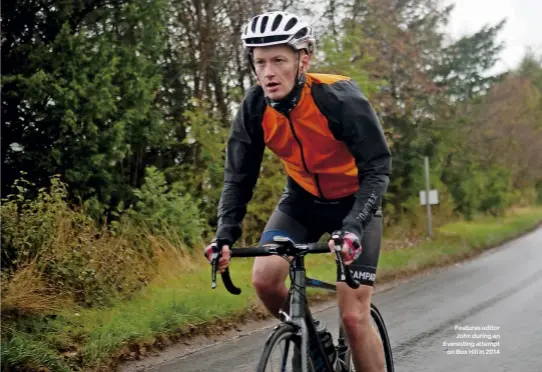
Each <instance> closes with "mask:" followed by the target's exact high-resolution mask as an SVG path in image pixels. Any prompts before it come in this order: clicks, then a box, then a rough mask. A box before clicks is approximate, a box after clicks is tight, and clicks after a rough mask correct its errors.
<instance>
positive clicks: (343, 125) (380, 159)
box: [327, 80, 391, 239]
mask: <svg viewBox="0 0 542 372" xmlns="http://www.w3.org/2000/svg"><path fill="white" fill-rule="evenodd" d="M336 84H337V88H338V89H336V90H334V94H333V96H334V97H333V98H332V99H330V103H331V104H333V105H338V106H339V107H340V109H339V110H337V108H335V110H329V109H328V112H330V114H331V117H330V120H329V127H330V130H331V131H332V133H333V135H334V136H335V138H336V139H337V140H339V141H343V142H344V143H345V144H346V146H347V147H348V149H349V150H350V152H351V153H352V156H353V157H354V159H355V162H356V167H357V169H358V177H359V189H358V191H357V192H356V201H355V203H354V205H353V207H352V210H351V211H350V213H349V214H348V216H347V217H346V218H345V219H344V220H343V230H346V231H350V232H353V233H355V234H356V235H357V236H358V237H359V238H360V239H361V238H362V236H363V230H364V229H365V227H366V226H367V224H368V223H369V221H370V220H371V218H372V216H373V214H374V212H375V211H376V210H377V209H378V207H379V205H380V204H381V200H382V197H383V195H384V193H385V192H386V190H387V187H388V184H389V175H390V172H391V152H390V149H389V147H388V145H387V143H386V138H385V136H384V132H383V130H382V127H381V125H380V122H379V121H378V118H377V116H376V114H375V112H374V110H373V108H372V107H371V105H370V104H369V102H368V101H367V99H366V98H365V97H364V96H363V94H362V93H361V91H360V90H359V88H358V86H357V84H356V83H355V82H354V81H352V80H344V81H340V82H337V83H336ZM328 97H329V96H328ZM327 106H329V104H328V105H327ZM337 112H338V113H339V114H337Z"/></svg>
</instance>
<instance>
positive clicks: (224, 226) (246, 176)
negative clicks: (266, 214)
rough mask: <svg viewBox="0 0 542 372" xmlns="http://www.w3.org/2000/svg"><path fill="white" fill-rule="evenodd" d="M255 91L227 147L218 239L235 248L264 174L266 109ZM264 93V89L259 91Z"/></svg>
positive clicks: (242, 108)
mask: <svg viewBox="0 0 542 372" xmlns="http://www.w3.org/2000/svg"><path fill="white" fill-rule="evenodd" d="M257 89H258V88H252V89H251V90H250V91H249V92H248V93H247V95H246V96H245V99H244V100H243V103H242V104H241V106H240V108H239V110H238V112H237V115H236V116H235V118H234V120H233V123H232V127H231V131H230V134H229V138H228V143H227V147H226V165H225V168H224V188H223V189H222V194H221V197H220V201H219V204H218V214H217V217H218V226H217V232H216V235H215V237H216V239H218V240H220V241H223V242H225V243H228V244H230V245H231V244H233V243H235V241H236V240H237V239H238V238H239V237H240V236H241V232H242V229H241V222H242V221H243V218H244V216H245V214H246V211H247V204H248V202H249V201H250V199H251V198H252V194H253V189H254V186H255V185H256V181H257V179H258V176H259V173H260V165H261V162H262V157H263V151H264V141H263V131H262V129H261V128H262V127H261V119H262V115H263V109H264V108H265V105H264V103H263V100H258V96H259V94H258V91H257ZM259 89H260V90H261V88H259Z"/></svg>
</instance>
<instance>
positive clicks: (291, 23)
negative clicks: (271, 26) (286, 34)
mask: <svg viewBox="0 0 542 372" xmlns="http://www.w3.org/2000/svg"><path fill="white" fill-rule="evenodd" d="M296 24H297V18H291V19H290V20H289V21H288V23H286V27H284V31H289V30H290V29H291V28H292V27H294V26H295V25H296Z"/></svg>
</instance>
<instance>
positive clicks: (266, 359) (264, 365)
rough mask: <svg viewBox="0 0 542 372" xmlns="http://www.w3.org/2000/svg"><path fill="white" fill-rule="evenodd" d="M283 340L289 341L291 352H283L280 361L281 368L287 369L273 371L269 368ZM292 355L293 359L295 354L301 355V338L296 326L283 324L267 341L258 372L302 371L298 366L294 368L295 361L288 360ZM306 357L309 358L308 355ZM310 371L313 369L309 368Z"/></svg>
mask: <svg viewBox="0 0 542 372" xmlns="http://www.w3.org/2000/svg"><path fill="white" fill-rule="evenodd" d="M283 340H287V341H288V344H287V348H289V350H288V351H287V352H285V351H283V353H282V356H281V360H280V366H281V367H286V368H285V369H282V368H281V367H279V369H271V368H269V366H270V365H269V363H270V357H271V355H272V353H273V351H274V349H275V348H276V347H278V346H279V343H280V342H281V341H283ZM285 353H286V354H285ZM290 353H291V356H292V358H293V357H294V353H298V354H300V353H301V351H300V336H299V334H298V332H297V330H296V329H295V327H294V326H292V325H290V324H284V323H283V324H280V325H278V326H277V327H276V328H275V330H274V331H273V332H272V333H271V335H270V336H269V338H268V339H267V341H266V343H265V346H264V348H263V351H262V354H261V357H260V361H259V363H258V367H257V369H256V371H257V372H275V371H295V372H299V371H301V369H300V367H299V366H297V368H293V367H292V363H293V361H292V360H290V359H288V355H289V354H290ZM285 357H286V360H284V358H285ZM305 357H306V358H308V355H307V356H305ZM298 360H299V359H298ZM307 363H308V364H307V365H309V366H310V360H308V361H307ZM310 369H311V368H309V370H310Z"/></svg>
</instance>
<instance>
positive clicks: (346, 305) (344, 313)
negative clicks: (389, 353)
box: [339, 283, 372, 329]
mask: <svg viewBox="0 0 542 372" xmlns="http://www.w3.org/2000/svg"><path fill="white" fill-rule="evenodd" d="M341 284H344V283H341ZM341 289H342V288H341ZM341 292H342V293H341ZM371 295H372V288H367V287H360V288H359V289H356V290H353V289H350V288H348V289H344V290H342V291H340V293H339V306H340V308H341V321H342V323H343V325H344V327H345V328H346V329H358V328H366V327H370V326H371V323H370V322H371V314H370V311H371V310H370V307H371Z"/></svg>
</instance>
